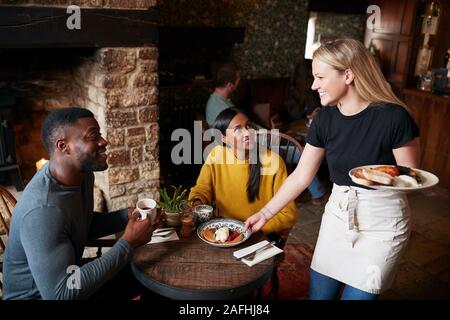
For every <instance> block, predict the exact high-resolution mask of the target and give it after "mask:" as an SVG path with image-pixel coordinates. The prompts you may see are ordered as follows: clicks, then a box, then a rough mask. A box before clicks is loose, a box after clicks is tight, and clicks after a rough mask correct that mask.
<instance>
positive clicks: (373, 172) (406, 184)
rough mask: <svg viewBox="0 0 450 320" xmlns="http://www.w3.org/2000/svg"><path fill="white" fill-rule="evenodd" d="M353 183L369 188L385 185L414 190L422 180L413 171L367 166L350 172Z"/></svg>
mask: <svg viewBox="0 0 450 320" xmlns="http://www.w3.org/2000/svg"><path fill="white" fill-rule="evenodd" d="M351 176H352V180H353V182H355V183H358V184H361V185H364V186H367V187H371V186H374V185H385V186H393V187H400V188H416V187H420V186H421V185H422V178H421V177H420V175H419V174H418V173H417V172H416V171H415V170H413V169H411V168H408V167H403V166H387V165H386V166H377V167H375V166H373V167H370V166H367V167H360V168H356V169H354V170H353V171H352V174H351Z"/></svg>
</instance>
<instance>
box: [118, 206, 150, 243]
mask: <svg viewBox="0 0 450 320" xmlns="http://www.w3.org/2000/svg"><path fill="white" fill-rule="evenodd" d="M153 230H155V228H154V226H152V222H151V221H150V219H144V220H139V211H138V210H137V209H134V210H133V211H132V213H131V217H130V218H129V220H128V224H127V226H126V228H125V232H124V234H123V236H122V239H124V240H126V241H128V243H129V244H130V245H131V246H132V247H133V249H134V248H137V247H140V246H142V245H144V244H146V243H147V242H149V241H150V239H151V238H152V233H153Z"/></svg>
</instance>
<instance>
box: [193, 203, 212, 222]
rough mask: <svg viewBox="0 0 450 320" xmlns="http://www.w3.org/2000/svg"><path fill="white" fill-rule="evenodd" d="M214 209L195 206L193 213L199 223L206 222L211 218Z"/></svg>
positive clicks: (205, 206)
mask: <svg viewBox="0 0 450 320" xmlns="http://www.w3.org/2000/svg"><path fill="white" fill-rule="evenodd" d="M213 211H214V208H213V207H211V206H208V205H203V204H202V205H199V206H195V208H194V212H195V213H196V214H197V219H198V221H199V222H206V221H208V220H209V219H211V218H212V216H213Z"/></svg>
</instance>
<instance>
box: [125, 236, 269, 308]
mask: <svg viewBox="0 0 450 320" xmlns="http://www.w3.org/2000/svg"><path fill="white" fill-rule="evenodd" d="M262 240H267V237H266V236H265V235H264V234H263V233H262V232H258V233H256V234H253V235H252V236H251V237H250V238H249V239H248V240H247V241H245V242H244V243H242V244H240V245H238V246H235V247H231V248H218V247H214V246H211V245H209V244H207V243H205V242H203V241H202V240H200V239H199V237H198V236H197V234H196V233H195V234H193V235H192V236H191V237H189V238H180V240H179V241H168V242H162V243H155V244H149V245H145V246H142V247H140V248H138V249H137V250H135V252H134V254H133V261H132V264H131V267H132V271H133V274H134V275H135V277H136V278H137V279H138V280H139V281H140V282H141V283H142V284H143V285H144V286H146V287H147V288H148V289H150V290H152V291H153V292H156V293H157V294H160V295H162V296H165V297H168V298H171V299H183V300H184V299H186V300H187V299H191V300H197V299H201V300H226V299H237V298H241V297H244V296H247V295H249V294H250V293H252V292H254V291H255V290H257V289H258V288H260V287H262V286H263V285H264V283H265V282H266V281H267V280H268V279H269V277H270V275H271V273H272V270H273V267H274V261H275V258H274V257H272V258H270V259H267V260H265V261H262V262H260V263H258V264H256V265H254V266H253V267H249V266H247V265H246V264H245V263H243V262H241V261H238V260H236V259H235V258H234V256H233V252H234V251H235V250H239V249H242V248H245V247H247V246H249V245H252V244H254V243H257V242H259V241H262Z"/></svg>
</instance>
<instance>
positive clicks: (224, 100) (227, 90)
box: [206, 63, 241, 126]
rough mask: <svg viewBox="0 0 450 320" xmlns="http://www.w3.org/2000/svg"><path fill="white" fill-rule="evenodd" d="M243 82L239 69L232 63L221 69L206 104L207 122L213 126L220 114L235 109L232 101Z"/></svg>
mask: <svg viewBox="0 0 450 320" xmlns="http://www.w3.org/2000/svg"><path fill="white" fill-rule="evenodd" d="M240 80H241V75H240V71H239V69H238V68H237V67H236V66H235V65H234V64H232V63H228V64H224V65H222V66H220V67H219V69H218V70H217V74H216V79H215V82H216V83H215V89H214V92H213V93H212V94H211V95H210V97H209V99H208V102H207V103H206V122H207V123H208V125H209V126H212V124H213V123H214V121H215V120H216V118H217V116H218V115H219V113H221V112H222V111H223V110H225V109H228V108H232V107H234V104H233V102H231V100H230V96H231V94H232V93H233V92H234V91H235V90H236V88H237V87H238V85H239V82H240Z"/></svg>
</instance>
